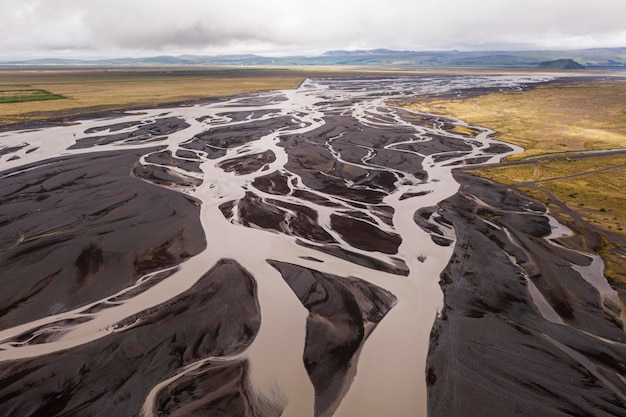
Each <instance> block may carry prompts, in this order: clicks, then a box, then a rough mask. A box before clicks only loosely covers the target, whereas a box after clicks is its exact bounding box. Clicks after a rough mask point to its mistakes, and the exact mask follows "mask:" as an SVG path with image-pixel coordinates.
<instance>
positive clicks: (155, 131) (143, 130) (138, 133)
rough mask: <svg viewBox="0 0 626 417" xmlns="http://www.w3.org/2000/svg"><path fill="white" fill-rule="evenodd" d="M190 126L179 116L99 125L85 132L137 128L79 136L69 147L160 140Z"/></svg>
mask: <svg viewBox="0 0 626 417" xmlns="http://www.w3.org/2000/svg"><path fill="white" fill-rule="evenodd" d="M189 126H190V125H189V123H187V122H186V121H184V120H183V119H180V118H178V117H162V118H159V119H157V120H155V121H153V122H150V123H142V122H129V123H116V124H112V125H109V126H99V127H97V128H93V129H87V130H86V131H85V133H95V132H99V131H102V130H106V129H110V130H109V132H116V131H118V130H122V129H126V128H130V127H135V128H136V129H132V130H129V131H127V132H120V133H109V134H107V135H102V136H91V137H87V138H78V139H77V140H76V144H74V145H72V146H70V147H69V149H84V148H91V147H93V146H98V145H109V144H112V143H128V144H132V143H149V142H159V141H162V140H165V139H167V136H166V135H169V134H172V133H175V132H178V131H180V130H183V129H186V128H188V127H189Z"/></svg>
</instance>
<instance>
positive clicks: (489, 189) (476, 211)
mask: <svg viewBox="0 0 626 417" xmlns="http://www.w3.org/2000/svg"><path fill="white" fill-rule="evenodd" d="M455 177H456V179H457V181H459V182H460V183H461V189H460V191H459V193H458V194H456V195H455V196H453V197H451V198H449V199H447V200H445V201H444V202H442V203H441V204H440V207H441V208H442V213H441V214H442V216H443V217H444V218H445V219H446V220H447V221H449V222H450V223H452V224H453V225H454V229H455V231H456V235H457V244H456V247H455V250H454V254H453V256H452V258H451V260H450V263H449V264H448V266H447V267H446V269H445V270H444V271H443V272H442V274H441V286H442V289H443V291H444V294H445V298H444V309H443V311H442V312H441V316H440V318H438V319H437V320H436V323H435V326H434V328H433V331H432V335H431V348H430V352H429V359H428V364H427V382H428V384H429V389H428V410H429V416H430V417H440V416H441V417H449V416H460V415H462V416H466V417H473V416H475V417H489V416H494V417H496V416H497V417H501V416H512V415H533V416H549V417H552V416H554V417H556V416H563V417H564V416H572V415H576V416H583V415H585V416H587V415H589V416H590V415H593V416H598V417H608V416H614V417H615V416H623V415H624V412H625V410H626V383H625V382H624V380H623V375H624V362H623V361H624V358H626V347H625V346H624V341H626V335H625V333H624V329H623V324H622V323H621V320H620V318H619V314H620V312H619V311H615V310H614V308H615V307H611V303H610V302H609V301H608V300H602V299H601V297H600V295H599V293H598V292H597V291H596V289H595V288H594V287H592V286H591V285H590V284H589V283H587V282H586V281H585V280H584V279H583V278H582V277H581V276H580V274H579V273H578V272H576V271H575V270H574V269H572V266H571V265H572V264H578V265H587V264H589V262H590V259H589V258H588V257H586V256H584V255H581V254H579V253H577V252H573V251H571V250H568V249H565V248H563V247H559V246H556V245H553V244H550V243H548V242H547V241H546V240H545V239H544V237H545V236H547V235H549V233H550V226H549V224H548V220H547V218H546V217H545V216H544V215H543V214H544V208H543V207H542V206H540V205H538V204H537V203H535V202H533V201H531V200H528V199H526V198H525V197H523V196H522V195H520V194H518V193H517V192H516V191H513V190H511V189H507V188H506V186H502V185H498V184H494V183H490V182H487V181H485V180H482V179H478V178H476V177H473V176H471V175H469V174H464V173H458V172H457V173H455ZM473 196H476V197H478V198H479V199H481V200H482V201H484V202H485V203H487V204H488V206H487V207H486V206H480V205H478V204H477V202H476V200H475V199H474V198H473ZM487 222H489V223H491V224H489V223H487ZM492 224H495V225H497V226H499V227H500V228H502V230H499V229H497V228H495V227H493V226H492ZM504 229H506V230H507V231H508V234H507V233H506V232H505V231H504ZM513 259H515V262H516V263H517V265H516V264H514V263H513ZM525 276H527V277H528V279H530V280H531V281H532V282H533V283H534V284H535V285H536V287H537V288H538V289H539V291H540V292H541V293H542V294H543V296H544V297H545V299H546V300H547V302H548V303H549V304H550V306H551V308H552V310H553V311H552V312H551V313H550V312H548V313H546V314H547V317H553V316H555V313H554V312H556V313H557V314H558V316H559V317H560V319H561V320H562V321H563V323H564V324H556V323H553V322H552V321H550V320H547V319H546V318H544V317H543V315H542V314H541V313H540V311H539V310H538V308H537V307H536V306H535V304H534V302H533V301H532V298H531V295H530V293H529V284H528V283H527V280H526V278H525ZM551 320H554V319H551ZM594 335H597V336H594ZM611 341H618V342H619V343H611Z"/></svg>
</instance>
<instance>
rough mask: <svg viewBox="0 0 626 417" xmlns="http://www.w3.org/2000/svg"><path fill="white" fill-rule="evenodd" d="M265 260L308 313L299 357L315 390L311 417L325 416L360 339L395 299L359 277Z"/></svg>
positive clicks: (351, 369) (347, 378)
mask: <svg viewBox="0 0 626 417" xmlns="http://www.w3.org/2000/svg"><path fill="white" fill-rule="evenodd" d="M268 262H269V264H270V265H272V266H273V267H274V268H276V269H277V270H278V271H279V272H280V273H281V275H282V276H283V279H284V280H285V281H286V282H287V284H289V286H290V287H291V289H292V290H293V292H294V293H295V294H296V296H298V298H299V299H300V301H301V302H302V304H303V305H304V307H305V308H306V309H307V310H308V311H309V316H308V318H307V329H306V330H307V331H306V343H305V348H304V354H303V360H304V365H305V368H306V370H307V372H308V374H309V377H310V379H311V382H312V383H313V387H314V388H315V416H316V417H330V416H332V415H333V413H334V412H335V410H336V409H337V407H338V406H339V404H340V402H341V400H342V399H343V397H344V395H345V394H346V392H347V391H348V389H349V388H350V384H351V383H352V379H353V378H354V375H355V374H356V364H357V362H358V356H359V353H360V351H361V348H362V347H363V344H364V343H365V340H366V339H367V337H368V336H369V335H370V334H371V332H372V331H374V329H375V328H376V325H377V324H378V323H379V322H380V321H381V320H382V319H383V317H384V316H385V315H386V314H387V313H388V312H389V311H390V310H391V309H392V308H393V306H394V305H395V304H396V301H397V300H396V297H395V296H394V295H393V294H391V293H390V292H388V291H386V290H384V289H382V288H380V287H377V286H375V285H373V284H369V283H367V282H366V281H363V280H360V279H358V278H352V277H339V276H335V275H331V274H324V273H321V272H319V271H315V270H312V269H308V268H304V267H301V266H299V265H294V264H289V263H285V262H279V261H274V260H268Z"/></svg>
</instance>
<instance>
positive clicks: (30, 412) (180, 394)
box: [0, 260, 280, 417]
mask: <svg viewBox="0 0 626 417" xmlns="http://www.w3.org/2000/svg"><path fill="white" fill-rule="evenodd" d="M139 318H140V319H141V321H140V322H139V323H138V324H136V325H135V326H133V327H129V328H126V329H125V330H123V331H120V332H118V333H114V334H111V335H109V336H107V337H106V338H103V339H100V340H97V341H94V342H91V343H87V344H84V345H80V346H77V347H75V348H72V349H71V350H67V351H62V352H58V353H53V354H50V355H47V356H41V357H37V358H35V359H27V360H15V361H10V362H5V363H3V364H2V367H0V404H1V407H0V416H3V417H14V416H47V415H67V416H94V417H97V416H102V417H111V416H116V417H134V416H137V415H138V413H139V411H140V409H141V407H142V405H143V402H144V400H145V398H146V396H147V395H148V392H149V390H150V389H151V388H152V387H154V386H156V385H157V384H158V383H160V382H161V381H164V380H166V379H168V378H170V377H171V376H173V375H174V374H175V373H176V372H177V371H179V370H180V369H181V368H183V367H185V366H187V365H190V364H193V363H195V362H197V361H200V360H203V359H208V358H211V357H214V356H228V355H235V354H237V353H240V352H242V351H243V350H244V349H245V348H246V347H247V346H249V345H250V343H251V342H252V340H253V339H254V337H255V335H256V333H257V332H258V329H259V326H260V320H261V318H260V311H259V305H258V301H257V297H256V283H255V281H254V279H253V277H252V276H251V275H250V273H248V272H247V271H246V270H245V269H243V268H242V267H241V266H240V265H239V264H237V263H236V262H234V261H231V260H222V261H220V262H219V263H218V264H216V265H215V266H214V267H213V268H212V269H211V270H210V271H208V272H207V273H206V274H204V275H203V276H202V278H200V280H199V281H198V282H197V283H196V284H195V285H194V286H193V287H192V288H190V289H189V290H187V291H185V292H184V293H182V294H181V295H179V296H177V297H175V298H173V299H171V300H170V301H168V302H166V303H164V304H162V305H159V306H157V307H154V308H152V309H149V310H146V311H143V312H141V313H140V314H138V315H137V317H133V318H130V319H129V320H128V323H129V324H130V323H132V322H133V321H134V320H135V319H139ZM246 375H247V363H246V361H245V360H242V359H233V360H232V361H221V362H212V361H209V363H207V364H206V365H204V366H203V367H202V368H201V369H200V370H198V371H197V373H196V374H195V376H196V377H198V379H197V380H195V379H194V380H190V379H187V378H183V379H180V380H178V381H177V382H176V384H175V387H176V391H175V392H173V393H172V392H167V393H164V394H163V395H159V396H157V401H156V408H155V412H156V414H157V415H185V416H188V417H193V416H206V415H207V414H206V410H205V409H204V405H205V404H206V401H207V400H210V404H211V407H212V411H213V412H216V411H215V410H243V411H242V412H241V413H240V414H237V415H241V416H259V415H260V416H263V417H266V416H267V417H269V416H272V415H278V414H280V413H275V414H263V413H260V412H258V410H262V409H263V407H262V406H263V404H258V405H257V404H256V400H255V398H254V396H253V394H252V393H251V392H250V390H249V387H247V385H246V384H245V383H244V384H242V382H243V381H245V379H246ZM87 387H88V388H87ZM171 388H172V387H171V386H170V389H171ZM168 394H173V395H171V396H169V398H168ZM181 399H182V400H184V401H181ZM188 401H189V403H187V402H188ZM186 403H187V404H186ZM161 407H162V409H160V408H161ZM210 415H219V414H210ZM224 415H229V413H226V414H224Z"/></svg>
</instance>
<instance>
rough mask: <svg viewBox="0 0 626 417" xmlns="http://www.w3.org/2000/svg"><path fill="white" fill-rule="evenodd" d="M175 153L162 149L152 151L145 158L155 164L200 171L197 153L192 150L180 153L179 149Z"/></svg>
mask: <svg viewBox="0 0 626 417" xmlns="http://www.w3.org/2000/svg"><path fill="white" fill-rule="evenodd" d="M176 153H177V155H176V156H173V155H172V152H171V151H169V150H164V151H161V152H153V153H151V154H149V155H148V156H147V157H146V158H145V160H146V162H149V163H151V164H157V165H167V166H171V167H176V168H181V169H183V170H185V171H188V172H198V173H199V172H202V170H201V169H200V161H198V160H195V159H197V155H196V154H195V153H193V152H190V153H188V154H185V153H182V154H181V152H180V151H177V152H176ZM181 158H192V159H194V160H193V161H189V160H188V159H181Z"/></svg>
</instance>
